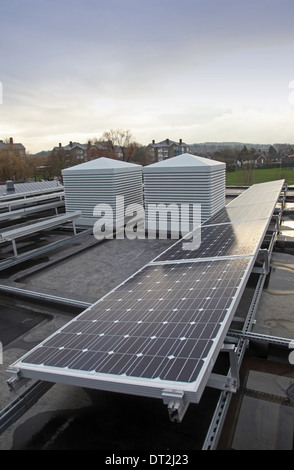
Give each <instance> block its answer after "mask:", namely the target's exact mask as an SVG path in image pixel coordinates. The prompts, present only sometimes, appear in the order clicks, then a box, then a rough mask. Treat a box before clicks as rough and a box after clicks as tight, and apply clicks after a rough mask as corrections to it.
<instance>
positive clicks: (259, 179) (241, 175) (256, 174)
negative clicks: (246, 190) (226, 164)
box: [226, 168, 294, 186]
mask: <svg viewBox="0 0 294 470" xmlns="http://www.w3.org/2000/svg"><path fill="white" fill-rule="evenodd" d="M280 179H285V180H286V183H287V184H288V185H294V168H265V169H256V170H252V171H250V172H249V171H248V170H236V171H232V172H228V173H227V182H226V184H227V186H250V185H252V184H255V183H265V182H266V181H274V180H280Z"/></svg>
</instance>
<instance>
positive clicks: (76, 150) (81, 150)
mask: <svg viewBox="0 0 294 470" xmlns="http://www.w3.org/2000/svg"><path fill="white" fill-rule="evenodd" d="M61 151H63V152H64V154H65V156H66V157H67V156H68V157H70V158H71V159H75V158H76V160H78V161H79V162H86V161H87V160H88V145H87V144H80V143H78V142H69V144H68V145H66V146H64V147H63V146H62V145H61V143H60V144H59V146H58V147H54V148H53V153H58V152H61Z"/></svg>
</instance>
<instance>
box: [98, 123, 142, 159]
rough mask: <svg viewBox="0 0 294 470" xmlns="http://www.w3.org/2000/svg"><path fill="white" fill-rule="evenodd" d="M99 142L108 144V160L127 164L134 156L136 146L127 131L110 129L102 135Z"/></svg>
mask: <svg viewBox="0 0 294 470" xmlns="http://www.w3.org/2000/svg"><path fill="white" fill-rule="evenodd" d="M100 141H102V142H109V143H110V150H111V151H110V155H112V156H111V157H110V158H116V159H122V160H124V161H125V162H129V161H130V160H132V159H133V158H134V156H135V154H136V149H137V144H136V142H135V141H134V140H133V136H132V133H131V132H130V131H129V130H123V129H116V130H113V129H111V130H109V131H106V132H104V133H103V135H102V137H101V140H100Z"/></svg>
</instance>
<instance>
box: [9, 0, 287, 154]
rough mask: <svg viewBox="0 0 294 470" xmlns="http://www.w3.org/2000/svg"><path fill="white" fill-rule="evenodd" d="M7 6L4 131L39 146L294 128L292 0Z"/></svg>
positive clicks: (24, 1) (18, 0) (62, 1)
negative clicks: (293, 105) (124, 134)
mask: <svg viewBox="0 0 294 470" xmlns="http://www.w3.org/2000/svg"><path fill="white" fill-rule="evenodd" d="M1 9H2V12H1V13H2V16H3V18H5V21H3V24H2V26H1V31H0V41H1V44H3V47H1V50H0V60H1V71H0V81H1V82H2V83H3V89H4V96H3V105H1V107H0V131H1V135H3V134H5V135H3V137H9V136H10V135H12V134H13V135H14V134H15V133H17V134H18V136H19V138H18V140H20V138H21V139H23V140H25V139H27V141H28V142H29V144H30V148H34V149H35V148H37V147H39V150H41V149H42V148H43V147H44V146H45V145H50V146H53V145H56V141H57V140H59V139H60V138H61V137H62V140H64V139H67V138H68V136H73V135H74V136H77V140H83V139H86V138H88V137H89V136H91V135H97V134H99V132H101V133H102V132H103V131H104V130H107V129H109V128H117V127H122V128H129V129H131V130H133V133H134V134H135V136H136V137H137V140H139V139H140V138H142V139H143V142H142V143H148V142H149V141H150V139H151V138H157V136H158V138H159V139H161V138H166V137H168V136H169V135H168V133H169V132H171V134H172V133H175V134H179V133H181V134H182V136H183V138H185V139H186V140H187V141H189V142H191V141H199V140H202V139H203V138H205V137H209V136H210V138H211V139H212V140H216V138H215V137H214V136H218V137H219V139H221V136H222V135H223V136H224V137H223V138H224V139H226V140H230V139H232V140H236V139H235V136H236V135H241V136H242V135H243V136H244V138H245V136H246V135H247V136H249V135H253V134H254V136H256V137H255V138H258V134H257V133H258V129H260V138H261V137H262V136H265V135H266V132H267V131H266V130H267V129H268V134H267V135H268V136H269V137H270V136H271V135H272V134H271V132H272V131H274V130H275V129H274V119H276V122H277V126H276V129H279V131H280V132H282V128H281V122H283V123H284V124H283V125H284V129H288V128H289V126H287V122H286V119H289V122H291V123H292V114H291V113H288V112H287V106H288V105H289V93H290V91H289V88H288V84H289V82H290V81H291V80H293V79H294V70H293V67H292V61H291V60H290V57H292V56H293V42H294V41H293V35H292V24H291V21H292V17H293V9H294V4H293V2H292V0H291V1H289V0H280V1H279V2H278V1H276V0H259V1H254V2H253V1H252V0H249V1H248V2H236V1H233V0H222V1H221V2H220V1H219V0H207V1H205V2H203V1H197V0H193V1H192V0H181V2H179V1H178V0H177V1H176V0H156V1H155V0H149V1H148V2H141V1H138V0H125V1H124V2H122V1H121V0H107V1H106V0H83V1H82V0H59V1H58V2H57V0H51V1H50V2H48V1H47V0H10V2H4V3H3V5H2V6H1ZM262 107H263V108H264V111H262V110H261V111H260V110H259V109H260V108H262ZM268 108H270V109H271V110H273V111H271V112H270V116H272V118H271V120H270V121H269V120H268V116H269V115H268V114H267V111H266V109H268ZM275 108H276V109H277V108H279V109H280V110H282V111H280V116H279V115H278V114H277V113H275V112H274V109H275ZM244 109H247V111H244ZM248 109H251V110H254V109H255V110H256V113H257V114H254V113H253V111H251V112H250V113H249V112H248ZM274 116H275V117H274ZM281 116H283V118H281ZM246 119H249V120H250V119H251V120H252V119H253V121H251V122H255V125H256V128H255V127H254V126H252V125H251V122H246ZM281 119H282V121H281ZM237 123H238V124H239V125H238V126H237ZM7 133H8V135H7ZM162 133H164V134H165V135H164V136H162V135H161V134H162ZM79 135H80V137H78V136H79ZM287 135H288V134H287ZM153 136H154V137H153ZM184 136H186V137H184ZM3 137H1V136H0V138H3ZM179 137H181V136H179ZM170 138H173V137H172V135H170ZM177 138H178V137H177ZM34 139H35V141H34ZM246 140H248V139H246ZM31 144H32V145H31Z"/></svg>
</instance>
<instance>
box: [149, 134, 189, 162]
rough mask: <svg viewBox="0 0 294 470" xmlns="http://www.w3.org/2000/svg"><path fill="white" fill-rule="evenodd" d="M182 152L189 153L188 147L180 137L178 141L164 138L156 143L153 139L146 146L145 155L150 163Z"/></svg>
mask: <svg viewBox="0 0 294 470" xmlns="http://www.w3.org/2000/svg"><path fill="white" fill-rule="evenodd" d="M182 153H189V147H188V145H187V144H185V143H184V142H183V141H182V139H180V140H179V142H175V141H174V140H170V139H165V140H162V141H161V142H157V143H155V140H153V141H152V143H151V144H149V145H148V146H147V147H146V157H147V160H148V162H150V163H152V162H161V161H163V160H166V159H167V158H172V157H176V156H177V155H181V154H182Z"/></svg>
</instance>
